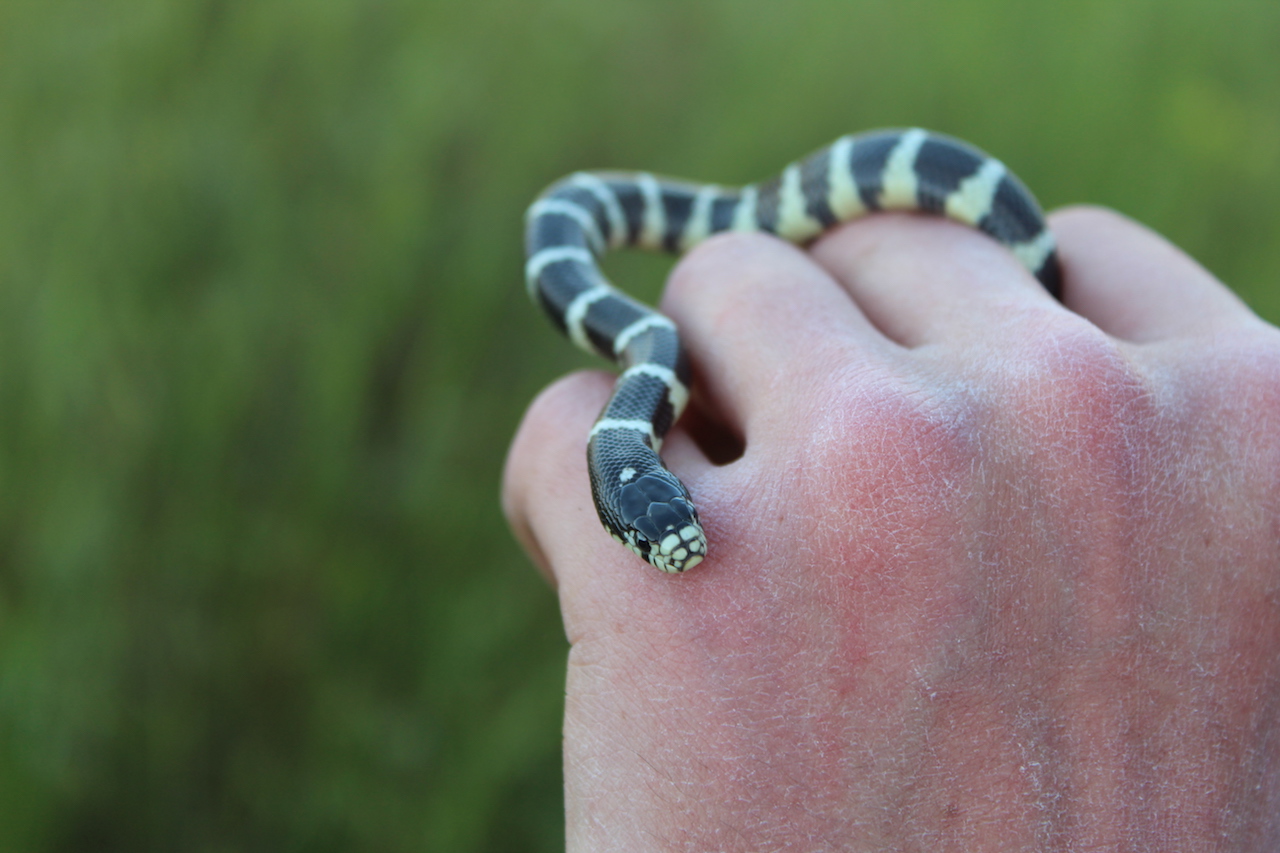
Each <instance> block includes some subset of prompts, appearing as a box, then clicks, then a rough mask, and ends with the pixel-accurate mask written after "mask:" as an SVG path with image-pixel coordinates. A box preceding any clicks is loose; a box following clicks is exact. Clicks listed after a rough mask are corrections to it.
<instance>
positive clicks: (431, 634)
mask: <svg viewBox="0 0 1280 853" xmlns="http://www.w3.org/2000/svg"><path fill="white" fill-rule="evenodd" d="M1278 38H1280V6H1277V5H1276V4H1266V3H1257V2H1246V0H1215V2H1208V0H1203V2H1199V1H1198V2H1191V0H1159V2H1157V0H1131V2H1120V0H1111V1H1110V2H1102V0H1083V2H1079V3H1072V4H1031V3H1023V2H1013V0H900V2H897V3H893V4H889V3H874V2H867V3H859V4H851V3H847V2H837V0H797V2H793V3H785V4H784V3H771V2H767V0H737V2H730V0H719V2H712V0H684V2H676V0H650V2H641V0H617V2H586V0H547V2H541V3H520V2H515V0H510V2H481V1H480V0H478V2H475V3H466V4H463V3H449V2H442V0H414V1H413V2H410V0H306V2H303V1H302V0H187V2H161V0H93V2H90V0H78V2H72V0H49V2H42V3H35V2H22V0H10V1H9V2H3V3H0V413H2V418H0V851H7V850H13V851H79V850H85V851H90V850H92V851H112V850H121V851H124V850H129V851H137V850H186V851H224V850H273V851H329V850H334V851H336V850H383V851H400V850H404V851H408V850H430V851H481V850H493V851H513V850H528V851H542V850H556V849H562V848H563V830H562V828H561V820H562V817H561V811H560V809H561V799H560V794H559V787H560V769H559V746H560V744H559V718H560V713H561V710H562V685H563V667H564V654H565V650H566V646H565V641H564V638H563V635H562V633H561V631H560V628H559V622H558V616H557V611H556V604H555V600H554V597H553V595H552V593H551V592H550V591H549V590H548V589H547V588H546V587H545V586H544V585H543V584H542V583H541V582H540V581H539V580H538V579H537V577H536V575H535V573H534V572H532V571H531V570H530V568H529V566H528V565H527V563H526V561H525V559H524V558H523V556H522V555H521V554H520V552H519V551H518V549H517V548H516V546H515V545H514V543H513V542H512V541H511V539H510V537H509V536H508V535H507V533H506V532H505V528H504V525H503V522H502V519H501V516H500V513H499V510H498V506H497V490H498V479H499V473H500V470H501V464H502V458H503V454H504V451H505V447H506V444H507V442H508V441H509V439H510V436H511V434H512V432H513V431H514V429H515V426H516V424H517V422H518V420H519V417H520V414H521V411H522V410H523V407H524V406H525V405H526V404H527V402H528V400H529V399H530V398H531V397H532V395H533V394H534V393H535V392H536V390H537V389H538V388H539V387H540V386H542V385H544V384H545V383H547V382H548V381H550V380H551V379H552V378H553V377H554V376H556V375H558V374H559V373H562V372H564V371H566V370H569V369H573V368H576V367H579V366H583V365H587V364H589V363H590V362H588V361H586V359H585V358H584V357H581V356H578V355H576V354H575V353H574V352H573V351H572V350H571V349H570V347H569V346H568V345H567V344H565V343H564V342H563V341H561V340H559V339H557V338H556V337H555V336H554V335H553V333H552V332H551V331H550V327H549V326H548V325H547V324H546V323H545V322H544V321H543V320H542V319H541V318H539V317H538V316H537V314H536V313H535V311H534V309H533V308H532V307H531V306H529V305H528V303H527V301H526V300H525V297H524V296H523V294H522V292H521V281H520V279H521V272H520V270H521V263H522V259H521V254H520V219H521V215H522V213H523V209H524V207H525V206H526V205H527V203H528V202H529V200H530V199H531V198H532V196H533V195H534V194H535V193H536V192H537V191H538V190H539V189H540V188H541V187H542V186H543V185H545V184H546V183H548V182H550V181H551V180H552V179H554V178H556V177H558V176H559V175H561V174H563V173H565V172H567V171H570V170H572V169H577V168H585V167H593V166H617V167H637V168H638V167H643V168H648V169H653V170H656V171H661V172H667V173H672V174H680V175H687V176H690V177H697V178H702V179H706V180H715V181H720V182H725V183H736V182H742V181H746V180H753V179H757V178H760V177H764V176H767V175H769V174H771V173H772V172H774V171H776V170H777V169H778V168H779V167H780V166H781V165H782V164H783V163H785V162H786V161H788V160H790V159H792V158H794V157H796V156H798V155H800V154H801V153H803V152H806V151H808V150H811V149H813V148H816V147H818V146H820V145H822V144H825V143H826V142H828V141H830V140H831V139H833V138H834V137H835V136H837V135H839V134H841V133H844V132H847V131H850V130H858V129H866V128H871V127H877V126H886V125H902V124H919V125H924V126H927V127H932V128H935V129H938V130H941V131H945V132H949V133H953V134H955V135H958V136H961V137H964V138H967V139H970V140H972V141H974V142H975V143H978V144H980V145H982V146H983V147H985V148H987V149H988V150H990V151H992V152H994V153H996V154H998V155H999V156H1000V157H1001V158H1002V159H1004V160H1005V161H1006V162H1007V163H1009V164H1010V165H1011V166H1013V167H1014V168H1015V169H1016V170H1017V171H1018V172H1019V174H1020V175H1022V177H1023V178H1024V179H1025V180H1026V181H1027V183H1028V184H1029V185H1030V186H1032V187H1033V188H1035V189H1036V191H1037V193H1038V194H1039V195H1040V197H1041V199H1042V201H1043V202H1045V203H1046V205H1047V206H1049V207H1054V206H1058V205H1061V204H1065V203H1070V202H1077V201H1090V202H1095V203H1100V204H1107V205H1111V206H1113V207H1116V208H1118V209H1120V210H1122V211H1124V212H1126V213H1128V214H1130V215H1131V216H1134V217H1136V218H1138V219H1140V220H1142V221H1144V222H1146V223H1147V224H1149V225H1151V226H1152V227H1154V228H1156V229H1157V230H1159V231H1161V232H1162V233H1164V234H1166V235H1168V236H1169V237H1170V238H1171V239H1173V240H1174V241H1175V242H1177V243H1178V244H1179V245H1181V246H1183V247H1184V248H1185V249H1186V250H1187V251H1189V252H1190V253H1191V254H1192V255H1194V256H1195V257H1197V258H1198V259H1199V260H1201V261H1202V262H1203V263H1205V264H1206V265H1207V266H1208V267H1209V268H1210V269H1211V270H1213V271H1214V272H1215V273H1217V274H1218V275H1219V276H1221V277H1222V278H1223V279H1224V280H1225V281H1227V282H1228V283H1230V284H1231V285H1232V286H1233V287H1235V288H1236V290H1237V291H1238V292H1239V293H1241V295H1242V296H1244V297H1245V298H1246V299H1247V300H1248V301H1249V302H1250V303H1251V304H1252V305H1253V306H1254V307H1255V309H1256V310H1258V311H1259V312H1260V313H1262V314H1263V315H1264V316H1266V317H1268V318H1270V319H1272V320H1273V321H1274V320H1278V319H1280V288H1277V287H1276V286H1275V283H1276V280H1277V277H1278V274H1280V241H1277V240H1276V239H1275V238H1274V235H1275V234H1277V233H1280V63H1276V61H1275V47H1276V45H1277V43H1278ZM616 268H617V269H618V271H619V275H620V276H621V277H622V278H623V279H624V280H625V281H627V282H629V283H632V284H637V285H638V287H637V288H636V289H637V290H638V291H640V292H643V293H645V294H647V295H648V296H649V297H652V296H654V295H655V294H656V293H657V286H658V282H657V281H655V280H654V277H655V275H660V271H661V269H662V267H661V265H655V264H653V263H649V262H643V261H642V262H634V261H631V262H629V261H623V262H621V263H619V264H617V265H616Z"/></svg>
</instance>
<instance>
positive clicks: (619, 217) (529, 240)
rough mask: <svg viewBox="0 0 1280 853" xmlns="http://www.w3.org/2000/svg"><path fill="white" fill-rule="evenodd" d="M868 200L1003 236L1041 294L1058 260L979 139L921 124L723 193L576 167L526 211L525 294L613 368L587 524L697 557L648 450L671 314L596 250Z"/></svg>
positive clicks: (685, 376)
mask: <svg viewBox="0 0 1280 853" xmlns="http://www.w3.org/2000/svg"><path fill="white" fill-rule="evenodd" d="M877 210H915V211H922V212H926V213H934V214H938V215H940V216H945V217H947V218H949V219H954V220H956V221H958V222H963V223H966V224H968V225H972V226H974V227H976V228H979V229H981V230H982V231H984V232H986V233H987V234H990V235H991V236H992V237H994V238H995V239H996V240H998V241H999V242H1000V243H1002V244H1004V245H1005V246H1007V247H1008V248H1009V249H1010V250H1011V251H1012V252H1013V253H1014V254H1015V255H1016V256H1017V257H1018V259H1019V260H1020V261H1021V262H1022V264H1023V265H1024V266H1026V268H1027V269H1028V270H1030V271H1031V272H1032V273H1033V274H1034V275H1035V276H1036V278H1037V279H1039V280H1040V282H1041V283H1042V284H1043V285H1044V286H1045V288H1046V289H1048V291H1049V292H1050V293H1052V294H1053V295H1054V296H1055V297H1058V296H1060V288H1061V272H1060V269H1059V266H1058V260H1057V254H1056V252H1055V250H1054V241H1053V237H1052V235H1050V233H1049V232H1048V230H1047V229H1046V227H1045V222H1044V216H1043V215H1042V214H1041V212H1040V207H1039V205H1038V204H1037V203H1036V201H1035V199H1034V198H1033V197H1032V195H1031V193H1029V192H1028V191H1027V189H1026V187H1024V186H1023V185H1022V182H1021V181H1019V180H1018V179H1017V178H1016V177H1014V175H1013V174H1011V173H1010V172H1009V171H1008V170H1007V169H1005V167H1004V166H1003V165H1002V164H1001V163H1000V162H999V161H998V160H995V159H992V158H991V157H988V156H987V155H986V154H983V153H982V152H981V151H978V150H976V149H974V148H973V147H971V146H969V145H967V144H965V143H963V142H960V141H959V140H956V139H952V138H949V137H946V136H941V135H938V134H935V133H930V132H928V131H924V130H919V129H913V130H887V131H875V132H871V133H866V134H860V135H857V136H845V137H842V138H840V139H839V140H837V141H836V142H835V143H834V144H832V145H830V146H828V147H826V148H823V149H822V150H821V151H818V152H816V153H815V154H812V155H810V156H809V157H808V158H806V159H804V160H802V161H800V162H798V163H793V164H791V165H789V166H787V167H786V168H785V169H784V170H783V171H782V174H781V175H780V176H779V177H776V178H774V179H772V180H770V181H766V182H764V183H762V184H755V185H752V186H747V187H742V188H740V189H725V188H722V187H717V186H711V185H701V184H690V183H685V182H681V181H671V180H667V179H664V178H657V177H654V176H653V175H650V174H647V173H644V172H578V173H576V174H573V175H570V176H569V177H567V178H565V179H563V180H561V181H559V182H557V183H555V184H554V185H552V186H551V187H550V188H549V189H547V191H546V192H545V193H543V194H542V196H540V197H539V198H538V200H537V201H535V202H534V203H533V205H532V206H531V207H530V208H529V212H528V224H527V229H526V235H525V248H526V252H527V259H528V260H527V262H526V266H525V278H526V281H527V283H528V288H529V295H530V296H531V297H532V298H533V300H534V301H535V302H538V303H540V304H541V305H542V307H543V308H544V309H546V312H547V314H548V315H549V316H550V317H551V321H552V322H553V323H554V324H555V325H556V327H557V328H559V329H560V330H561V331H562V332H564V333H565V334H567V335H568V336H569V338H570V339H572V340H573V342H574V343H576V344H577V345H578V346H580V347H581V348H583V349H584V350H586V351H587V352H591V353H595V354H597V355H601V356H604V357H605V358H608V359H610V360H612V361H614V362H616V363H617V364H618V365H619V366H620V367H621V368H622V375H621V376H620V377H619V378H618V384H617V387H616V388H615V389H614V392H613V396H612V397H611V398H610V400H609V403H608V404H607V405H606V406H605V409H604V412H602V413H601V415H600V419H599V420H598V421H596V424H595V426H594V427H593V428H592V430H591V435H590V437H589V440H588V444H587V465H588V467H589V469H590V472H591V491H592V495H593V496H594V498H595V504H596V510H597V511H598V512H599V514H600V521H601V522H603V524H604V526H605V529H606V530H608V531H609V533H610V535H612V536H613V538H615V539H617V540H618V541H619V542H621V543H622V544H623V545H625V546H627V547H628V548H629V549H631V550H632V551H634V552H635V553H636V554H638V555H639V556H641V557H642V558H644V559H645V560H647V561H648V562H649V563H651V564H652V565H654V566H655V567H657V568H659V569H661V570H662V571H664V572H683V571H685V570H686V569H690V568H692V567H693V566H696V565H697V564H698V563H700V562H702V560H703V558H704V557H705V556H706V554H707V540H706V536H705V534H704V533H703V530H702V525H701V524H700V523H699V521H698V512H697V510H696V509H694V506H693V500H692V499H691V498H690V496H689V492H688V490H687V489H685V487H684V485H683V484H682V483H681V482H680V481H679V480H678V479H677V478H676V476H675V475H674V474H672V473H671V472H670V471H668V470H667V469H666V468H665V467H664V466H663V464H662V460H661V459H659V457H658V451H659V449H660V448H661V445H662V439H663V437H664V436H665V435H666V434H667V431H668V430H669V429H670V428H671V425H672V424H674V423H675V421H676V419H677V418H678V417H680V412H681V411H682V410H683V409H684V406H685V403H686V402H687V401H688V398H689V378H690V371H689V361H688V357H687V356H686V355H685V351H684V347H683V346H682V345H681V342H680V337H679V335H678V333H677V331H676V327H675V325H674V324H673V323H672V322H671V321H670V320H668V319H667V318H666V317H664V316H663V315H661V314H659V313H658V312H656V311H654V310H653V309H652V308H650V307H648V306H647V305H644V304H642V303H640V302H638V301H636V300H634V299H632V298H630V297H629V296H626V295H625V294H623V293H621V292H619V291H618V290H617V289H615V288H614V287H613V286H612V285H610V284H609V282H608V281H607V280H606V279H605V278H604V276H603V275H602V274H601V272H600V269H599V267H598V266H597V264H596V259H597V258H598V257H599V256H600V255H601V254H602V253H603V252H604V251H605V250H606V249H613V248H620V247H623V246H638V247H642V248H645V249H664V250H666V251H668V252H684V251H687V250H688V249H690V248H691V247H693V246H695V245H697V244H698V243H699V242H701V241H702V240H705V239H706V238H707V237H708V236H710V235H712V234H716V233H718V232H721V231H764V232H768V233H770V234H776V235H777V236H779V237H781V238H783V239H785V240H789V241H791V242H794V243H803V242H806V241H808V240H811V239H813V238H814V237H816V236H818V235H819V234H821V233H823V232H824V231H826V230H828V229H830V228H832V227H833V226H835V225H837V224H839V223H841V222H846V221H848V220H850V219H854V218H856V217H859V216H863V215H865V214H867V213H870V212H873V211H877Z"/></svg>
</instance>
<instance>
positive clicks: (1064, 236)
mask: <svg viewBox="0 0 1280 853" xmlns="http://www.w3.org/2000/svg"><path fill="white" fill-rule="evenodd" d="M1049 220H1050V226H1049V227H1050V228H1051V230H1052V231H1053V233H1054V234H1055V235H1056V236H1057V238H1058V245H1059V253H1060V256H1061V258H1062V264H1063V273H1064V285H1063V301H1064V302H1065V303H1066V305H1067V307H1069V308H1071V310H1073V311H1075V312H1076V313H1078V314H1080V315H1081V316H1083V317H1085V318H1087V319H1088V320H1090V321H1091V322H1093V323H1094V324H1095V325H1097V326H1098V327H1099V328H1100V329H1102V330H1103V331H1105V332H1107V333H1109V334H1111V335H1114V336H1115V337H1118V338H1121V339H1124V340H1129V341H1134V342H1145V341H1154V340H1160V339H1165V338H1171V337H1182V336H1190V335H1195V334H1203V333H1207V332H1209V331H1211V330H1215V329H1221V328H1223V327H1231V326H1236V325H1239V324H1240V323H1244V322H1249V321H1250V320H1251V319H1253V318H1254V315H1253V313H1252V312H1251V311H1250V310H1249V309H1248V308H1247V307H1246V306H1245V304H1244V303H1243V302H1241V301H1240V299H1239V298H1237V297H1236V295H1235V294H1233V293H1232V292H1231V291H1230V290H1228V289H1227V288H1226V286H1225V285H1223V284H1222V283H1221V282H1219V281H1218V280H1217V279H1216V278H1214V277H1213V276H1212V275H1210V274H1209V272H1208V271H1206V270H1205V269H1204V268H1203V267H1201V266H1200V265H1199V264H1197V263H1196V262H1195V261H1193V260H1192V259H1191V258H1189V257H1188V256H1187V255H1185V254H1183V253H1182V252H1181V251H1180V250H1179V249H1177V248H1176V247H1175V246H1173V245H1172V244H1170V243H1169V242H1168V241H1166V240H1165V239H1164V238H1163V237H1161V236H1159V235H1158V234H1156V233H1155V232H1153V231H1151V230H1149V229H1147V228H1145V227H1143V226H1142V225H1139V224H1138V223H1137V222H1134V221H1133V220H1132V219H1129V218H1128V217H1125V216H1121V215H1120V214H1118V213H1115V212H1113V211H1110V210H1106V209H1105V208H1098V207H1073V208H1069V209H1067V210H1062V211H1058V212H1057V213H1055V214H1053V215H1052V216H1051V217H1049Z"/></svg>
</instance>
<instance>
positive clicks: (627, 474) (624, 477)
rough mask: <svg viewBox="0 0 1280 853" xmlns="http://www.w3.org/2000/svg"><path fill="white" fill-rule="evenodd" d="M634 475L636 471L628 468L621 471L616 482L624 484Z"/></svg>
mask: <svg viewBox="0 0 1280 853" xmlns="http://www.w3.org/2000/svg"><path fill="white" fill-rule="evenodd" d="M635 475H636V469H635V468H632V467H630V466H628V467H626V468H623V469H622V473H621V474H619V475H618V480H619V481H620V482H623V483H625V482H627V481H628V480H630V479H631V478H632V477H634V476H635Z"/></svg>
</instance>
